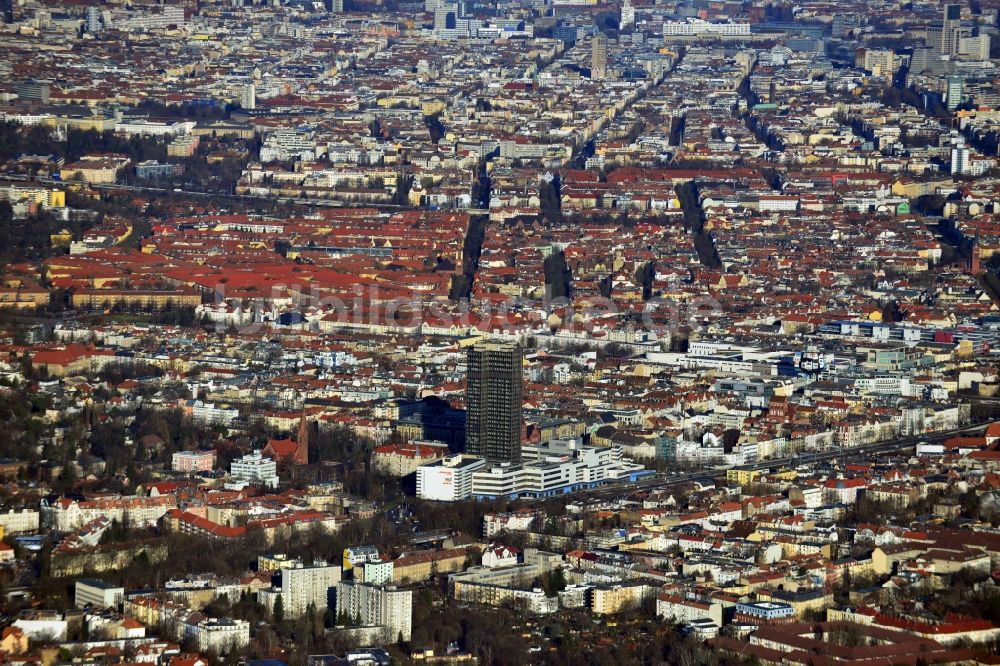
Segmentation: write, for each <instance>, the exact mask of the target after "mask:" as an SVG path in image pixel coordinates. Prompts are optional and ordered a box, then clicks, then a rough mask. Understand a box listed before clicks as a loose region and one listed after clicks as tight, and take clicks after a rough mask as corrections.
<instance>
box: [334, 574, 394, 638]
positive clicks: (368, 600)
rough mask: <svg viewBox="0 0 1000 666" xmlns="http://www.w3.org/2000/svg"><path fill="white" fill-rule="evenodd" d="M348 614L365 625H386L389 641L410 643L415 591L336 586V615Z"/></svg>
mask: <svg viewBox="0 0 1000 666" xmlns="http://www.w3.org/2000/svg"><path fill="white" fill-rule="evenodd" d="M341 614H346V615H348V616H350V617H352V618H357V619H360V620H361V624H362V625H364V626H383V627H385V628H386V633H387V634H388V637H389V640H390V641H391V642H396V640H397V639H398V638H399V637H400V636H402V640H404V641H408V640H410V635H411V633H412V618H413V592H412V590H400V589H399V588H396V587H382V586H378V585H372V584H370V583H354V582H341V583H338V584H337V615H341Z"/></svg>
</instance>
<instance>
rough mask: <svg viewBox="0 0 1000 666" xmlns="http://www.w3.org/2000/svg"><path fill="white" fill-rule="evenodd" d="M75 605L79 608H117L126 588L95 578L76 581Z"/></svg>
mask: <svg viewBox="0 0 1000 666" xmlns="http://www.w3.org/2000/svg"><path fill="white" fill-rule="evenodd" d="M75 592H76V594H75V599H74V605H75V606H76V607H77V608H87V607H88V606H89V607H91V608H117V607H118V606H119V605H121V602H122V599H123V598H124V597H125V588H124V587H119V586H117V585H112V584H110V583H105V582H104V581H102V580H97V579H94V578H81V579H80V580H78V581H76V590H75Z"/></svg>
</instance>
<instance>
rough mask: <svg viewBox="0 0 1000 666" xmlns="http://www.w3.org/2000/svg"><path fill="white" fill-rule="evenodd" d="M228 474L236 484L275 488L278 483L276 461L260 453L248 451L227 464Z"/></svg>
mask: <svg viewBox="0 0 1000 666" xmlns="http://www.w3.org/2000/svg"><path fill="white" fill-rule="evenodd" d="M229 475H230V476H231V477H232V478H233V481H234V482H235V483H237V484H239V483H243V484H245V485H260V486H265V487H267V488H275V487H277V485H278V463H276V462H275V461H273V460H271V459H270V458H268V457H266V456H264V455H262V454H261V452H260V451H254V452H253V453H248V454H247V455H245V456H243V457H242V458H240V459H239V460H234V461H233V463H232V465H230V466H229Z"/></svg>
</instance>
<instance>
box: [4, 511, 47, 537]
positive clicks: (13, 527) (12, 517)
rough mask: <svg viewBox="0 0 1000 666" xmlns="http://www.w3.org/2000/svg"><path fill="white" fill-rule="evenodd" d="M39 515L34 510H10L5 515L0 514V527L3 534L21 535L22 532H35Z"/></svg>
mask: <svg viewBox="0 0 1000 666" xmlns="http://www.w3.org/2000/svg"><path fill="white" fill-rule="evenodd" d="M39 518H40V514H39V513H38V511H36V510H35V509H21V510H20V511H15V510H14V509H10V510H9V511H7V512H6V513H0V527H2V528H3V530H4V533H5V534H21V533H24V532H37V531H38V524H39Z"/></svg>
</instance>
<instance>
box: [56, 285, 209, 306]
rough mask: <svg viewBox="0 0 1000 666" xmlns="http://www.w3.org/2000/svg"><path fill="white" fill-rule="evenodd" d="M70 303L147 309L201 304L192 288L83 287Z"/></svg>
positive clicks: (198, 296)
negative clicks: (170, 289)
mask: <svg viewBox="0 0 1000 666" xmlns="http://www.w3.org/2000/svg"><path fill="white" fill-rule="evenodd" d="M72 303H73V307H74V308H76V309H78V310H104V309H109V308H113V307H115V306H120V307H124V308H132V307H136V308H138V309H140V310H143V311H149V310H163V309H166V308H168V307H174V308H183V307H197V306H198V305H201V294H199V293H198V292H197V291H194V290H188V291H181V290H174V291H147V290H138V289H129V290H124V289H84V290H80V291H78V292H76V293H74V294H73V298H72Z"/></svg>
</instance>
